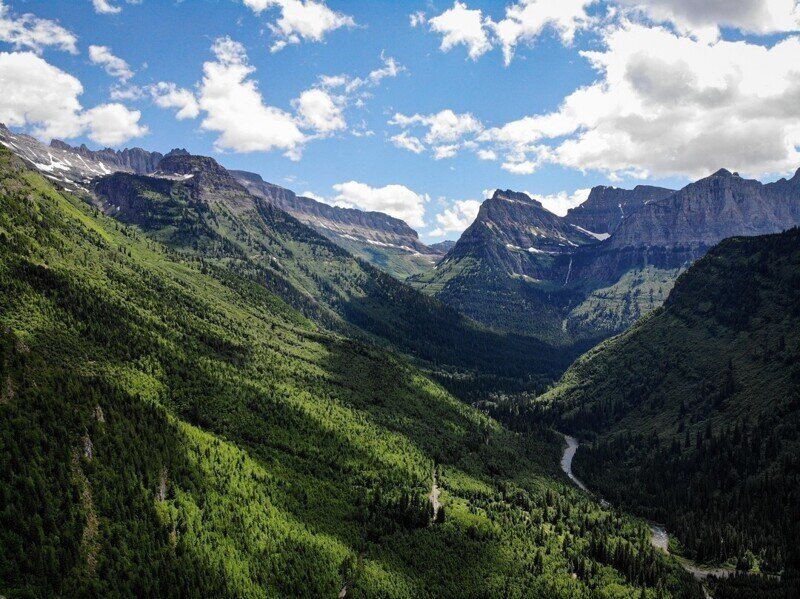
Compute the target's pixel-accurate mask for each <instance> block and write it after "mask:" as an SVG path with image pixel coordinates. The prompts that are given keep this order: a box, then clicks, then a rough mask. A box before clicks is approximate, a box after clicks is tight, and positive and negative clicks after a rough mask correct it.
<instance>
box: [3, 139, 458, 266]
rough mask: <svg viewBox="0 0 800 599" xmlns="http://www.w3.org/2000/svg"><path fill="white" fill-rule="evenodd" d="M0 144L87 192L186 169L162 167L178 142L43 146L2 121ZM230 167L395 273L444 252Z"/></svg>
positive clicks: (385, 222)
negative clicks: (124, 178) (117, 180)
mask: <svg viewBox="0 0 800 599" xmlns="http://www.w3.org/2000/svg"><path fill="white" fill-rule="evenodd" d="M0 144H2V145H4V146H6V147H7V148H9V149H10V150H11V151H13V152H14V153H15V154H17V155H18V156H20V157H21V158H23V159H25V160H26V161H28V163H29V164H31V165H32V166H34V167H35V168H37V169H38V170H39V171H41V172H42V173H43V174H44V175H45V176H46V177H48V178H49V179H50V180H51V181H53V182H55V183H57V184H58V185H61V186H63V187H64V188H65V189H67V190H68V191H73V192H79V193H90V191H91V182H92V180H94V179H96V178H97V177H102V176H105V175H109V174H111V173H115V172H124V173H133V174H137V175H154V176H157V177H166V178H176V177H178V176H189V175H191V174H192V173H191V172H185V173H177V172H174V168H173V167H174V165H173V166H170V165H169V164H167V165H165V166H163V167H162V161H164V159H165V158H168V157H170V156H189V152H187V151H186V150H185V149H182V148H176V149H173V150H171V151H170V152H169V153H167V154H166V155H164V154H161V153H160V152H150V151H147V150H144V149H142V148H126V149H123V150H113V149H111V148H105V149H102V150H90V149H89V148H88V147H87V146H86V145H85V144H83V145H80V146H71V145H69V144H68V143H65V142H63V141H60V140H52V141H51V142H50V145H49V146H48V145H45V144H43V143H42V142H40V141H39V140H37V139H36V138H34V137H31V136H29V135H24V134H20V133H14V132H12V131H11V130H9V129H8V128H7V127H5V126H4V125H2V124H0ZM201 170H202V169H201ZM231 172H232V173H234V175H235V176H236V178H237V180H238V181H239V183H240V184H242V185H243V186H244V187H245V188H247V190H248V191H249V192H250V193H253V194H255V195H258V196H260V197H263V198H264V199H266V200H268V201H270V202H271V203H273V204H274V205H276V206H277V207H278V208H280V209H281V210H285V211H287V212H289V213H290V214H292V215H293V216H295V217H296V218H298V219H299V220H300V221H301V222H304V223H305V224H308V225H310V226H312V227H314V228H315V229H316V230H317V231H319V232H320V233H322V234H323V235H325V236H326V237H328V238H329V239H331V240H332V241H333V242H334V243H336V244H337V245H339V246H341V247H343V248H345V249H346V250H348V251H349V252H351V253H353V254H354V255H356V256H357V257H359V258H361V259H363V260H366V261H367V262H369V263H371V264H373V265H374V266H377V267H378V268H381V269H382V270H384V271H386V272H388V273H389V274H392V275H394V276H396V277H397V278H400V279H404V278H406V277H408V276H410V275H413V274H418V273H420V272H423V271H426V270H428V269H430V268H431V267H432V266H433V265H434V264H435V263H436V262H437V261H438V260H440V259H441V258H442V257H443V256H444V254H445V253H446V252H445V251H443V250H441V249H440V248H436V247H428V246H426V245H425V244H424V243H422V242H421V241H420V240H419V235H418V234H417V232H416V231H414V230H413V229H412V228H411V227H409V226H408V225H407V224H406V223H405V222H404V221H402V220H400V219H397V218H394V217H391V216H389V215H387V214H383V213H381V212H365V211H362V210H358V209H347V208H338V207H334V206H328V205H327V204H323V203H321V202H317V201H315V200H313V199H311V198H304V197H301V196H297V195H296V194H295V193H294V192H293V191H290V190H288V189H285V188H282V187H279V186H277V185H273V184H271V183H267V182H265V181H264V180H263V179H262V178H261V176H260V175H257V174H255V173H249V172H246V171H231Z"/></svg>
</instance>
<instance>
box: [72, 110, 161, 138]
mask: <svg viewBox="0 0 800 599" xmlns="http://www.w3.org/2000/svg"><path fill="white" fill-rule="evenodd" d="M141 116H142V114H141V113H140V112H139V111H138V110H129V109H128V108H126V107H125V106H123V105H122V104H101V105H100V106H96V107H95V108H92V109H90V110H87V111H86V112H85V113H84V114H83V119H82V120H83V122H84V126H85V127H86V129H87V130H88V131H87V134H88V135H89V138H90V139H93V140H94V141H96V142H98V143H101V144H105V145H109V146H117V145H119V144H121V143H123V142H126V141H128V140H129V139H131V138H134V137H141V136H142V135H145V134H146V133H147V127H144V126H142V125H139V119H140V118H141Z"/></svg>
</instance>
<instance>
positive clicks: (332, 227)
mask: <svg viewBox="0 0 800 599" xmlns="http://www.w3.org/2000/svg"><path fill="white" fill-rule="evenodd" d="M231 173H232V174H233V176H234V177H235V178H236V180H237V181H238V182H239V183H241V184H242V185H243V186H244V187H246V188H247V190H248V191H249V192H250V193H252V194H254V195H257V196H259V197H262V198H264V199H266V200H267V201H269V202H270V203H272V204H273V205H274V206H277V207H278V208H280V209H281V210H285V211H286V212H288V213H289V214H291V215H292V216H294V217H295V218H297V219H298V220H299V221H300V222H302V223H304V224H307V225H309V226H311V227H313V228H314V229H315V230H317V231H318V232H319V233H321V234H323V235H325V236H326V237H327V238H328V239H330V240H331V241H333V242H335V243H337V244H338V245H341V246H342V247H344V248H345V249H347V250H348V251H350V252H351V253H353V254H354V255H356V256H358V257H360V258H362V259H365V260H367V261H368V262H371V263H372V264H375V265H376V266H378V267H381V268H383V269H384V270H386V271H387V272H389V273H390V274H394V275H396V276H398V278H405V277H406V276H408V275H411V274H417V273H419V272H423V271H425V270H428V269H430V268H431V267H432V266H433V265H434V264H435V263H436V262H437V261H438V260H439V259H441V258H442V257H443V256H444V254H445V253H446V252H443V251H440V250H438V249H437V248H435V247H430V246H427V245H425V244H424V243H422V242H421V241H420V239H419V234H418V233H417V232H416V231H415V230H414V229H412V228H411V227H410V226H408V224H407V223H406V222H405V221H403V220H400V219H399V218H394V217H392V216H389V215H388V214H384V213H383V212H368V211H364V210H358V209H354V208H343V207H339V206H331V205H329V204H325V203H323V202H318V201H317V200H314V199H312V198H307V197H304V196H299V195H297V194H296V193H294V192H293V191H291V190H289V189H286V188H284V187H280V186H279V185H274V184H272V183H268V182H266V181H264V179H263V178H262V177H261V175H257V174H256V173H251V172H247V171H235V170H234V171H231Z"/></svg>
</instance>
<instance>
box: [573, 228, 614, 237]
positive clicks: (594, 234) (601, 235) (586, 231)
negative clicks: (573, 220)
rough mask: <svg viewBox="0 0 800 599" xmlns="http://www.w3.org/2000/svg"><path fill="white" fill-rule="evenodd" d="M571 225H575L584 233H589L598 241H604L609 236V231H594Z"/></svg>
mask: <svg viewBox="0 0 800 599" xmlns="http://www.w3.org/2000/svg"><path fill="white" fill-rule="evenodd" d="M572 226H573V227H575V228H576V229H577V230H578V231H580V232H581V233H586V235H591V236H592V237H594V238H595V239H597V240H598V241H605V240H606V239H608V238H609V237H611V234H610V233H595V232H594V231H589V230H587V229H584V228H583V227H579V226H578V225H572Z"/></svg>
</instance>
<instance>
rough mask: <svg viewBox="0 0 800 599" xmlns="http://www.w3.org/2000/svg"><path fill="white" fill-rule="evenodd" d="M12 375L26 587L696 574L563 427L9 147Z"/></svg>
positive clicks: (678, 592)
mask: <svg viewBox="0 0 800 599" xmlns="http://www.w3.org/2000/svg"><path fill="white" fill-rule="evenodd" d="M0 383H1V384H2V394H1V395H0V443H2V449H3V450H2V452H0V593H2V594H3V595H5V596H7V597H23V596H25V597H29V596H53V595H63V596H114V595H118V594H119V595H125V596H129V595H137V596H200V595H202V596H236V597H287V596H297V597H301V596H307V597H323V596H333V595H335V594H337V593H339V591H340V590H341V589H342V587H343V585H345V586H346V596H348V597H359V596H364V597H367V596H369V597H374V596H385V597H411V596H415V597H420V596H432V597H441V596H486V597H520V596H532V597H593V596H596V595H597V594H598V593H602V594H603V596H607V597H629V596H631V595H632V594H639V593H641V594H643V596H646V597H661V596H680V597H699V596H700V595H699V589H698V588H697V587H696V586H695V585H694V584H693V583H692V582H691V581H690V580H687V578H686V576H685V575H684V574H683V573H682V571H681V570H680V569H679V568H678V567H677V566H676V564H675V563H674V562H670V561H669V560H667V559H666V558H665V557H664V556H663V555H661V554H659V553H657V552H656V551H655V550H652V549H651V548H650V547H649V543H648V540H647V531H646V528H645V527H644V526H643V525H641V524H639V523H636V522H634V521H631V520H629V519H627V518H625V517H622V516H620V515H618V514H612V513H609V512H608V511H603V510H601V509H599V508H598V506H597V505H596V504H595V503H593V502H591V501H589V500H588V499H586V498H585V497H583V496H582V495H580V494H579V493H577V492H575V491H574V490H572V489H570V488H569V487H567V486H565V485H562V484H559V483H555V482H553V481H552V479H551V478H549V475H550V474H552V471H553V469H554V467H555V463H556V459H557V452H558V451H559V447H558V444H557V443H554V442H553V441H552V440H551V439H548V437H547V436H546V435H545V436H542V435H541V434H540V435H539V436H530V435H529V436H519V435H514V434H511V433H509V432H507V431H505V430H504V429H502V428H501V427H500V426H499V425H498V424H497V423H495V422H494V421H491V420H489V419H488V418H486V417H485V416H483V415H482V414H480V413H479V412H477V411H476V410H473V409H471V408H469V407H467V406H465V405H464V404H463V403H461V402H459V401H457V400H456V399H455V398H453V397H452V396H450V395H448V394H447V392H445V391H444V390H443V389H442V388H440V387H438V386H437V385H435V384H433V383H432V382H431V381H430V380H428V379H426V378H425V377H423V376H422V375H421V373H420V372H419V371H418V370H416V369H414V368H413V367H411V366H409V365H408V364H406V363H405V362H404V361H402V360H400V359H398V358H396V357H393V356H391V355H389V354H387V353H384V352H382V351H380V350H377V349H371V348H369V347H366V346H364V345H362V344H360V343H357V342H353V341H350V340H347V339H345V338H342V337H338V336H334V335H331V334H329V333H324V332H321V331H320V330H318V329H317V327H315V326H314V325H313V324H312V323H311V322H309V321H308V320H306V319H305V318H304V317H302V316H300V315H299V314H298V313H297V312H296V311H294V310H293V309H292V308H290V307H289V306H288V305H287V304H285V303H284V302H283V301H282V300H280V299H278V298H277V297H276V296H275V295H273V294H271V293H268V292H267V291H266V290H265V289H264V287H263V286H261V285H258V284H255V283H253V281H252V280H251V279H250V278H248V277H239V276H236V275H234V274H232V272H231V271H230V270H228V269H225V268H221V267H218V266H216V265H214V264H209V263H201V262H198V261H195V260H194V259H187V257H186V256H183V255H179V254H175V253H174V252H172V251H171V250H169V249H167V248H165V247H164V246H162V245H161V244H159V243H157V242H154V241H153V240H151V239H149V238H147V237H145V236H143V235H142V234H141V233H140V232H138V231H137V230H136V229H133V228H129V227H125V226H121V225H120V224H119V223H117V222H115V221H113V220H111V219H109V218H107V217H105V216H103V215H102V214H100V213H98V212H97V211H95V210H94V209H91V208H89V207H87V206H86V205H85V204H84V203H83V202H82V201H80V200H78V199H76V198H73V197H71V196H69V195H65V194H62V193H59V192H57V191H56V190H55V189H54V188H53V187H52V186H51V185H50V184H49V183H48V182H46V181H45V180H44V179H43V178H42V177H41V176H39V175H37V174H34V173H33V172H31V171H27V170H25V169H24V168H22V167H21V165H20V163H18V162H17V161H16V160H15V159H13V158H12V157H11V155H10V154H9V153H7V152H5V151H0ZM434 471H435V475H434ZM434 476H435V478H434ZM434 481H437V483H438V485H439V487H440V489H441V501H442V504H443V511H440V512H439V514H438V515H437V518H436V519H435V520H436V521H435V522H432V521H431V520H432V511H433V510H432V506H431V503H430V501H429V500H428V494H429V493H430V492H431V488H432V484H434ZM645 586H646V587H647V589H644V587H645Z"/></svg>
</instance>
